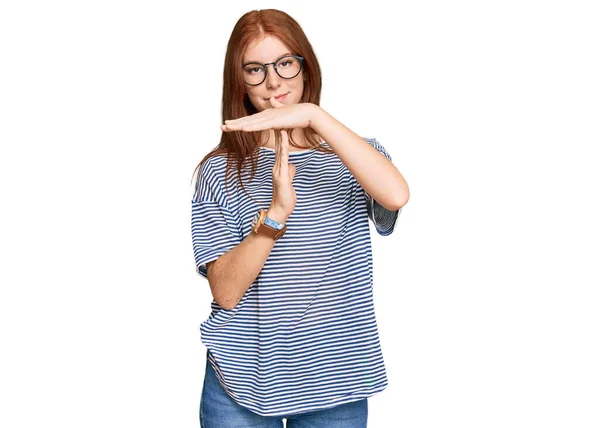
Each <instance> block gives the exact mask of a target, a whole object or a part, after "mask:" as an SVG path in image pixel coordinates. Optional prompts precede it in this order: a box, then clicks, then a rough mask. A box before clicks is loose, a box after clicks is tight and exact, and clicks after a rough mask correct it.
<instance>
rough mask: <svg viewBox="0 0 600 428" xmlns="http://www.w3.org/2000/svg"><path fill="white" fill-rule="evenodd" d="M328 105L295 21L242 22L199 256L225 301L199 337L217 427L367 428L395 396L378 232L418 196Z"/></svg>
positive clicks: (198, 229)
mask: <svg viewBox="0 0 600 428" xmlns="http://www.w3.org/2000/svg"><path fill="white" fill-rule="evenodd" d="M320 92H321V75H320V68H319V64H318V62H317V58H316V56H315V54H314V52H313V50H312V47H311V45H310V43H309V42H308V40H307V38H306V36H305V34H304V32H303V31H302V29H301V28H300V26H299V25H298V23H297V22H296V21H295V20H294V19H292V18H291V17H290V16H289V15H287V14H285V13H284V12H281V11H277V10H261V11H252V12H248V13H246V14H245V15H243V16H242V17H241V18H240V20H239V21H238V22H237V24H236V25H235V28H234V30H233V32H232V35H231V38H230V40H229V44H228V47H227V53H226V57H225V69H224V86H223V103H222V107H223V112H222V113H223V119H225V123H224V125H222V126H221V129H222V131H223V134H222V137H221V142H220V144H219V146H218V147H217V148H216V149H215V150H213V151H212V152H211V153H209V154H208V155H207V156H206V157H205V158H204V159H203V160H202V162H201V163H200V164H199V165H198V167H197V168H196V171H195V173H194V181H195V185H194V194H193V197H192V241H193V247H194V257H195V262H196V266H197V272H198V274H200V275H202V276H203V277H205V278H207V279H208V282H209V285H210V289H211V292H212V295H213V297H214V300H213V302H212V303H211V309H212V311H211V314H210V316H209V318H208V320H207V321H205V322H204V323H203V324H202V325H201V327H200V330H201V337H202V342H203V343H204V344H205V345H206V347H207V360H206V374H205V378H204V386H203V390H202V397H201V403H200V420H201V425H202V426H203V427H206V428H212V427H221V428H223V427H249V426H253V427H262V426H264V427H271V426H272V427H275V426H283V421H282V418H286V419H287V426H288V427H289V428H293V427H301V426H302V427H328V428H335V427H344V428H352V427H366V424H367V408H368V406H367V398H368V397H370V396H372V395H374V394H376V393H378V392H380V391H382V390H383V389H385V387H386V386H387V377H386V371H385V366H384V362H383V356H382V353H381V349H380V345H379V337H378V332H377V325H376V320H375V313H374V308H373V296H372V256H371V242H370V231H369V219H371V221H373V222H374V223H375V227H376V230H377V231H378V233H379V234H381V235H389V234H390V233H392V231H393V229H394V227H395V223H396V219H397V217H398V214H399V212H400V210H401V208H402V206H403V205H404V204H405V203H406V202H407V200H408V197H409V192H408V185H407V184H406V181H405V180H404V178H403V177H402V175H401V174H400V172H399V171H398V170H397V169H396V168H395V166H394V165H393V164H392V162H391V157H390V156H389V154H388V153H387V152H386V150H385V149H384V148H383V146H382V145H381V144H379V143H378V142H377V141H376V140H375V139H369V138H365V139H363V138H361V137H359V136H358V135H356V134H355V133H354V132H352V131H351V130H350V129H348V128H346V127H345V126H344V125H342V124H341V123H340V122H338V121H337V120H336V119H335V118H333V117H332V116H331V115H329V114H328V113H327V112H325V110H323V109H322V108H321V107H320V106H319V99H320ZM248 164H251V165H248Z"/></svg>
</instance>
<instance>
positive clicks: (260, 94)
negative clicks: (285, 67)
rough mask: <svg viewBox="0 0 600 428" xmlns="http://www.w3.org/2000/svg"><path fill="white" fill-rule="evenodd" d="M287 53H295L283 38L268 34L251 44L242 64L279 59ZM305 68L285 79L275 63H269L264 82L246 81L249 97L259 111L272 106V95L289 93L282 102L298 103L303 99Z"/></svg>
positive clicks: (245, 85)
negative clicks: (270, 98) (257, 83)
mask: <svg viewBox="0 0 600 428" xmlns="http://www.w3.org/2000/svg"><path fill="white" fill-rule="evenodd" d="M286 55H295V53H294V52H292V51H291V50H290V49H289V48H288V47H287V46H286V45H285V44H283V42H282V41H281V40H279V39H278V38H277V37H273V36H266V37H265V38H264V39H262V40H260V41H258V42H257V43H254V44H250V45H249V46H248V48H247V49H246V51H245V52H244V55H243V57H242V64H246V63H248V62H260V63H262V64H265V63H269V62H274V61H277V60H278V59H279V58H281V57H283V56H286ZM303 79H304V70H302V71H300V73H299V74H298V75H297V76H296V77H294V78H292V79H284V78H282V77H280V76H279V75H278V74H277V73H276V72H275V70H274V69H273V65H272V64H271V65H267V77H266V78H265V80H264V82H262V83H261V84H260V85H257V86H251V85H248V84H246V83H244V88H245V91H246V93H247V94H248V98H249V99H250V101H251V102H252V104H253V105H254V107H256V110H258V111H259V112H261V111H263V110H266V109H269V108H272V107H271V102H270V101H269V97H271V96H272V95H275V96H277V95H282V94H287V96H286V97H285V98H284V99H283V100H279V102H281V103H282V104H285V105H289V104H297V103H299V102H300V100H301V99H302V93H303V91H304V80H303Z"/></svg>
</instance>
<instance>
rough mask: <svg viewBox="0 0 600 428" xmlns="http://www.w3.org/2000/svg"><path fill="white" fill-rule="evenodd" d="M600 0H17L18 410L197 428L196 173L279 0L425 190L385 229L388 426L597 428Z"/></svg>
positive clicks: (6, 317)
mask: <svg viewBox="0 0 600 428" xmlns="http://www.w3.org/2000/svg"><path fill="white" fill-rule="evenodd" d="M593 3H594V2H591V1H590V2H582V1H569V2H567V1H562V2H559V1H545V2H542V1H537V2H535V1H524V0H520V1H495V2H492V1H486V2H481V1H456V2H445V1H419V2H400V3H397V4H395V5H394V6H392V3H391V2H390V3H388V2H384V1H371V0H370V1H367V2H357V3H356V4H354V5H353V4H351V3H347V2H343V3H342V2H340V3H339V4H336V5H332V4H330V3H327V2H323V1H301V2H298V1H297V2H289V3H288V2H264V1H255V2H248V1H227V2H209V3H204V4H203V3H201V2H199V1H169V2H167V1H161V2H159V1H143V2H142V1H127V0H119V1H103V2H99V1H97V2H89V1H88V2H80V1H70V2H67V1H54V2H41V1H38V2H31V1H30V2H27V1H19V2H17V1H9V2H3V3H2V6H1V7H0V91H1V92H0V108H1V110H0V132H1V134H0V139H1V143H2V150H1V156H0V180H1V181H0V183H1V184H0V186H1V197H2V210H1V215H2V221H1V222H0V228H1V230H0V233H1V238H0V242H1V244H0V245H1V246H2V268H1V270H0V275H1V277H0V281H1V287H2V288H1V290H2V291H1V296H0V328H1V336H0V340H1V346H2V351H1V354H0V355H1V358H2V360H3V361H2V363H1V365H0V370H1V372H0V391H1V395H2V396H1V397H0V402H1V403H2V404H1V407H2V410H1V411H0V425H1V426H3V427H11V428H12V427H32V426H61V427H197V426H199V421H198V407H199V401H200V392H201V388H202V381H203V377H204V363H205V355H206V348H205V347H204V345H203V344H202V343H201V341H200V333H199V325H200V323H201V322H203V321H204V320H205V319H207V317H208V315H209V313H210V299H211V294H210V290H209V286H208V283H207V282H206V280H205V279H203V278H201V277H199V276H198V275H197V274H196V272H195V265H194V259H193V252H192V244H191V234H190V209H191V205H190V187H189V185H190V180H191V176H192V172H193V170H194V168H195V167H196V165H197V164H198V162H199V161H200V160H201V159H202V157H203V156H204V155H205V154H206V153H208V151H209V150H210V149H212V148H213V147H214V146H216V145H217V143H218V141H219V138H220V133H221V131H220V129H219V125H220V123H221V122H220V121H221V117H220V111H221V108H220V106H221V91H222V73H223V60H224V55H225V49H226V44H227V41H228V38H229V35H230V33H231V30H232V29H233V26H234V25H235V23H236V21H237V20H238V19H239V17H241V16H242V15H243V14H244V13H245V12H247V11H249V10H251V9H260V8H272V7H274V8H278V9H281V10H284V11H285V12H287V13H289V14H290V15H291V16H292V17H294V18H295V19H296V20H297V21H298V22H299V23H300V25H301V26H302V27H303V29H304V31H305V32H306V34H307V36H308V38H309V40H310V41H311V43H312V45H313V47H314V49H315V51H316V53H317V56H318V59H319V61H320V65H321V68H322V72H323V92H322V100H321V107H322V108H323V109H325V110H326V111H328V112H329V113H330V114H331V115H333V116H334V117H335V118H337V119H338V120H339V121H340V122H342V123H343V124H345V125H346V126H348V127H349V128H350V129H352V130H353V131H355V132H356V133H358V134H359V135H361V136H364V137H375V138H377V139H378V141H379V142H380V143H381V144H383V145H384V147H386V149H387V150H388V151H389V153H390V155H391V156H392V158H393V161H394V164H395V165H396V166H397V167H398V169H399V170H400V171H401V172H402V173H403V175H404V176H405V178H406V180H407V181H408V183H409V186H410V190H411V197H410V201H409V202H408V204H407V205H406V206H405V207H404V209H403V211H402V213H401V215H400V218H399V222H398V225H397V227H396V230H395V231H394V233H393V234H392V235H391V236H388V237H380V236H378V235H377V234H376V232H375V230H374V228H373V226H372V225H371V227H372V229H371V235H372V242H373V255H374V268H375V273H374V275H375V285H374V293H375V308H376V314H377V320H378V326H379V332H380V338H381V343H382V348H383V353H384V359H385V362H386V368H387V372H388V378H389V386H388V388H387V389H386V390H385V391H383V392H382V393H380V394H378V395H376V396H373V397H372V398H370V399H369V427H370V428H379V427H391V426H393V427H409V428H420V427H450V426H452V427H454V426H456V427H461V428H465V427H478V428H479V427H486V428H489V427H508V426H510V427H578V428H581V427H598V426H600V413H599V412H598V405H599V403H600V387H599V385H600V365H599V364H598V361H600V346H599V337H600V336H599V333H600V331H599V330H600V328H599V326H600V315H599V311H598V309H599V304H600V299H599V295H600V293H599V286H600V275H599V271H598V270H599V267H598V266H599V260H600V257H599V256H600V254H599V253H600V251H599V242H600V233H599V226H598V224H599V222H598V219H599V218H600V203H599V195H600V192H599V184H600V173H599V168H598V163H599V160H600V158H599V156H598V154H597V152H596V151H594V149H597V148H598V145H599V142H600V135H599V134H600V127H599V119H600V102H599V100H600V84H599V82H600V80H599V79H598V76H600V62H599V58H600V57H599V55H598V53H599V51H600V49H599V46H598V45H599V44H598V40H600V34H599V33H600V31H599V26H598V22H599V19H600V15H599V14H598V12H597V10H595V9H594V8H593V7H592V4H593ZM392 7H393V9H392ZM386 421H387V422H386Z"/></svg>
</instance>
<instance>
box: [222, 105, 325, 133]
mask: <svg viewBox="0 0 600 428" xmlns="http://www.w3.org/2000/svg"><path fill="white" fill-rule="evenodd" d="M269 102H270V103H271V107H272V108H269V109H266V110H264V111H261V112H260V113H255V114H253V115H250V116H245V117H241V118H239V119H234V120H226V121H225V124H224V125H221V130H222V131H223V132H231V131H244V132H252V131H260V130H263V129H283V128H306V127H307V126H310V120H311V118H312V115H313V114H314V107H315V104H312V103H300V104H290V105H287V106H286V105H285V104H282V103H280V102H279V101H277V100H276V99H275V97H271V98H269Z"/></svg>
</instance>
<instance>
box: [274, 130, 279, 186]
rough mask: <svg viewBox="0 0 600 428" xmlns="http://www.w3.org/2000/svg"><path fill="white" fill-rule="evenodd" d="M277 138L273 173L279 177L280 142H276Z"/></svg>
mask: <svg viewBox="0 0 600 428" xmlns="http://www.w3.org/2000/svg"><path fill="white" fill-rule="evenodd" d="M277 140H278V138H277V136H275V166H274V168H273V173H274V174H276V175H277V176H279V173H280V169H281V141H277Z"/></svg>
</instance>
